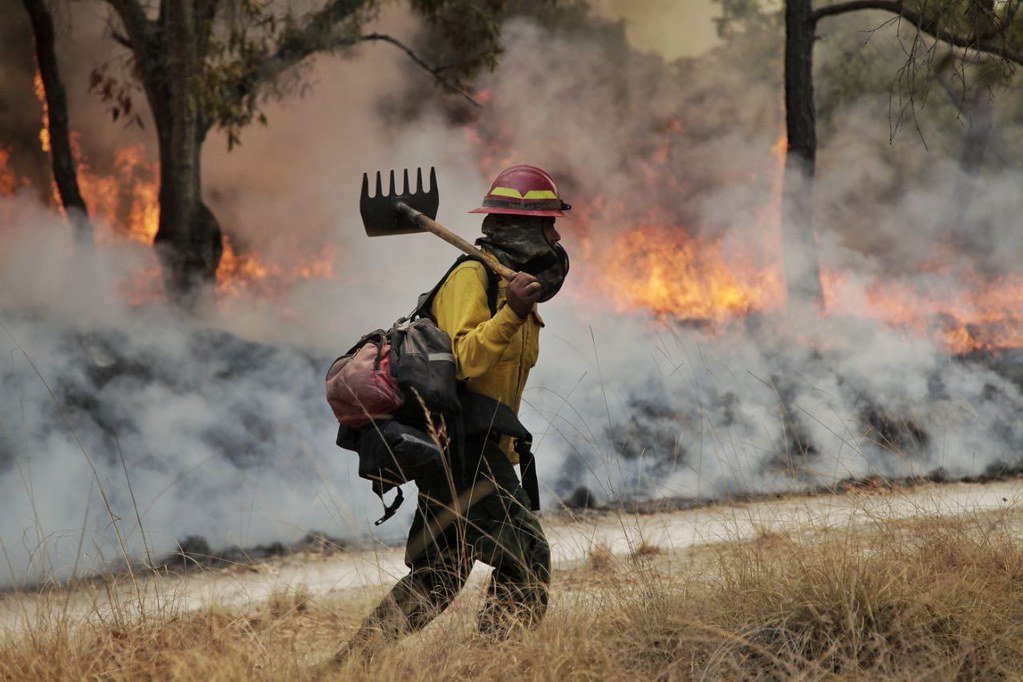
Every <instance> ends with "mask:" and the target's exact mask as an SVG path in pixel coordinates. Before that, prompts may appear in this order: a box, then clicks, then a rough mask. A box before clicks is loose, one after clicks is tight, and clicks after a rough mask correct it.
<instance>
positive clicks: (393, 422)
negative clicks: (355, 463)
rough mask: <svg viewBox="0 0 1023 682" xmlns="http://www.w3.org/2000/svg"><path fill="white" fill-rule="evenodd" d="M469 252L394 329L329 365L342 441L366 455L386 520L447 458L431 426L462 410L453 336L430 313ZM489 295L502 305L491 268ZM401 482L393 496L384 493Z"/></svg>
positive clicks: (363, 464)
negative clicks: (414, 484)
mask: <svg viewBox="0 0 1023 682" xmlns="http://www.w3.org/2000/svg"><path fill="white" fill-rule="evenodd" d="M467 260H476V261H480V262H482V260H481V259H479V258H476V257H473V256H462V257H461V258H459V259H458V260H457V261H455V263H454V264H453V265H452V266H451V268H450V269H449V270H448V271H447V272H446V273H445V274H444V277H443V278H441V280H440V281H439V282H438V283H437V285H436V286H434V287H433V289H431V290H430V291H428V292H426V293H424V294H422V295H420V297H419V300H418V302H417V305H416V308H415V310H413V311H412V312H411V313H410V314H409V315H408V316H407V317H403V318H401V319H399V320H398V321H397V322H395V323H394V325H392V326H391V328H390V329H389V330H388V331H386V332H385V331H384V330H382V329H377V330H375V331H372V332H370V333H369V334H367V335H365V336H363V337H362V338H361V339H359V341H358V342H357V343H356V344H355V345H354V346H352V348H351V349H349V350H348V352H347V353H345V354H344V355H342V356H341V357H339V358H337V359H336V360H335V361H334V362H333V363H331V366H330V368H329V369H328V370H327V378H326V394H327V402H328V403H329V404H330V407H331V409H332V410H333V412H334V416H335V417H336V418H337V420H338V422H339V424H340V427H339V429H338V435H337V445H338V446H339V447H342V448H344V449H347V450H355V451H356V452H357V453H358V455H359V476H360V477H361V478H365V479H367V480H369V481H370V482H371V483H372V485H373V492H375V493H376V494H377V495H378V496H379V497H380V500H381V502H383V504H384V516H383V517H381V518H380V519H378V520H377V521H376V524H377V525H380V524H381V523H383V522H384V521H386V520H387V519H389V518H391V516H393V515H394V513H395V512H396V511H397V510H398V507H400V506H401V503H402V502H403V501H404V495H403V494H402V492H401V488H400V487H399V486H401V485H402V484H403V483H407V482H408V481H411V480H413V479H415V478H416V477H417V476H420V475H422V474H424V473H427V472H429V471H431V470H432V471H437V470H440V469H442V468H443V467H444V465H445V454H444V451H443V449H442V447H441V445H440V444H439V443H438V442H437V440H436V439H434V438H433V437H431V436H430V435H429V434H428V433H427V431H428V430H429V427H428V426H427V425H428V424H429V423H431V422H432V420H433V419H434V417H436V416H440V417H442V418H444V419H445V420H447V419H451V418H453V417H455V416H456V415H457V414H458V413H459V412H460V411H461V403H460V401H459V390H458V389H459V384H458V381H457V378H456V374H455V356H454V355H453V354H452V352H451V337H450V336H448V335H447V333H446V332H445V331H444V330H442V329H441V328H440V327H438V326H437V323H436V322H435V321H434V320H433V318H432V315H431V314H430V308H431V307H432V305H433V300H434V298H436V296H437V292H438V291H440V288H441V286H443V284H444V282H446V281H447V278H448V275H450V274H451V272H452V271H453V270H454V269H455V268H456V267H458V266H459V265H461V264H462V263H464V262H465V261H467ZM487 273H488V278H489V280H488V287H487V299H488V303H489V304H490V311H491V314H493V313H494V312H495V311H496V308H497V275H495V274H493V273H491V271H490V269H489V268H487ZM392 488H394V489H396V490H397V493H396V497H395V499H394V501H393V502H391V504H387V503H386V501H384V494H385V493H387V492H388V491H390V490H391V489H392Z"/></svg>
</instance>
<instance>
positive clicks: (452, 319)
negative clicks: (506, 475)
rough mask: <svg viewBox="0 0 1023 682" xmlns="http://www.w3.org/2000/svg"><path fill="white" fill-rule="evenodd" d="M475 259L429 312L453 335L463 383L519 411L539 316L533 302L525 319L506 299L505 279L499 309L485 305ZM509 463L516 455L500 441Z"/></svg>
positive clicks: (482, 273) (536, 346)
mask: <svg viewBox="0 0 1023 682" xmlns="http://www.w3.org/2000/svg"><path fill="white" fill-rule="evenodd" d="M485 267H486V266H484V265H483V264H482V263H480V262H479V261H466V262H464V263H462V264H461V265H459V266H458V267H457V268H455V269H454V270H453V271H452V272H451V274H450V275H449V276H448V278H447V279H446V280H445V281H444V284H443V285H442V286H441V288H440V291H438V292H437V297H436V298H435V299H434V301H433V307H432V309H431V312H432V313H433V316H434V319H436V320H437V326H439V327H440V328H441V329H443V330H444V331H445V332H447V333H448V336H450V337H451V346H452V352H453V353H454V355H455V367H456V371H457V373H458V379H459V381H462V380H467V384H466V388H468V389H469V390H471V391H474V392H476V393H482V394H483V395H485V396H488V397H491V398H494V399H495V400H499V401H501V402H502V403H504V404H505V405H507V406H508V407H510V408H511V409H512V411H513V412H515V414H518V413H519V405H520V404H521V402H522V390H523V389H524V388H525V387H526V379H527V378H528V377H529V370H530V369H532V368H533V366H534V365H535V364H536V358H537V356H538V355H539V354H540V328H541V327H543V320H542V319H540V315H539V314H538V313H537V312H536V306H533V310H532V312H531V313H530V314H529V316H528V317H527V318H526V319H522V318H521V317H519V316H518V315H517V314H516V313H515V311H513V310H512V309H511V308H510V307H509V306H508V305H507V303H506V299H505V289H506V288H507V282H505V281H504V280H503V279H502V280H500V284H499V287H498V293H497V313H496V314H495V315H494V316H493V317H491V316H490V307H489V305H488V304H487V283H488V280H487V273H486V270H485V269H484V268H485ZM502 446H503V447H504V450H505V452H507V453H508V457H509V459H511V461H512V462H518V455H517V454H516V453H515V451H514V450H513V449H512V446H511V440H510V439H507V440H506V441H505V442H503V443H502Z"/></svg>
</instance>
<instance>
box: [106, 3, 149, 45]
mask: <svg viewBox="0 0 1023 682" xmlns="http://www.w3.org/2000/svg"><path fill="white" fill-rule="evenodd" d="M107 2H109V3H110V6H111V7H113V8H114V11H115V12H117V16H119V17H120V18H121V23H123V24H124V30H125V31H127V32H128V38H129V39H130V40H131V42H132V43H133V44H134V45H135V46H137V47H138V48H139V49H141V48H142V46H143V45H145V43H146V38H147V37H148V36H147V34H148V32H149V27H150V22H149V19H147V18H146V11H145V10H144V9H142V5H141V4H140V3H139V2H138V0H107Z"/></svg>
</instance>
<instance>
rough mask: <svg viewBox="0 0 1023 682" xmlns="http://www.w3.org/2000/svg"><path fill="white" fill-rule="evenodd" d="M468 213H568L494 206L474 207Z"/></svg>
mask: <svg viewBox="0 0 1023 682" xmlns="http://www.w3.org/2000/svg"><path fill="white" fill-rule="evenodd" d="M469 213H496V214H499V215H532V216H540V217H542V218H567V217H568V213H566V212H565V211H561V210H557V209H545V210H539V211H530V210H527V209H524V208H496V207H489V206H481V207H479V208H474V209H473V210H471V211H469Z"/></svg>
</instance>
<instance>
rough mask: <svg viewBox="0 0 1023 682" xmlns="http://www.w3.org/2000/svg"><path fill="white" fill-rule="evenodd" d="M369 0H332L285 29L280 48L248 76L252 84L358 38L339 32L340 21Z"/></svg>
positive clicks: (269, 78) (347, 44) (269, 79)
mask: <svg viewBox="0 0 1023 682" xmlns="http://www.w3.org/2000/svg"><path fill="white" fill-rule="evenodd" d="M364 5H366V0H333V1H332V2H330V3H328V4H327V5H326V6H324V7H323V8H322V9H320V10H319V11H317V12H313V13H312V14H311V15H310V16H309V17H308V18H307V19H306V20H305V21H304V22H303V23H302V25H301V26H291V27H289V28H287V29H286V30H285V31H284V35H283V37H282V39H281V42H280V44H279V45H278V46H277V49H276V50H275V51H274V52H273V54H271V55H270V56H269V57H267V58H266V59H265V60H264V61H263V62H262V63H261V64H260V65H259V66H258V67H256V68H254V69H253V70H252V71H251V72H250V73H249V74H248V77H247V78H246V79H245V80H247V81H249V82H251V83H252V84H253V85H256V84H260V83H265V82H268V81H272V80H274V79H275V78H276V77H277V76H279V75H280V74H281V73H283V72H284V71H286V70H287V69H289V68H290V67H292V66H294V65H295V64H298V63H299V62H301V61H302V60H303V59H305V58H306V57H308V56H310V55H312V54H314V53H316V52H321V51H324V50H336V49H338V48H341V47H347V46H350V45H354V44H355V43H357V42H359V35H358V34H352V33H349V34H341V35H338V34H337V33H336V28H337V25H338V24H340V23H342V22H344V21H346V20H348V19H350V18H352V17H354V16H355V13H356V12H358V11H359V10H360V9H362V7H363V6H364Z"/></svg>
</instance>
